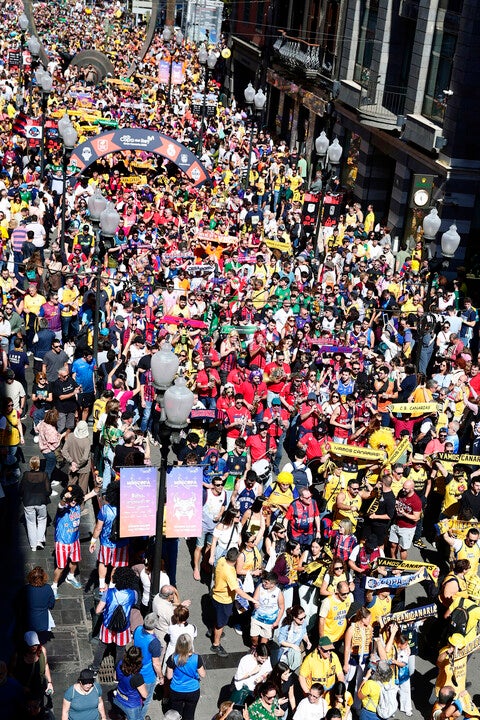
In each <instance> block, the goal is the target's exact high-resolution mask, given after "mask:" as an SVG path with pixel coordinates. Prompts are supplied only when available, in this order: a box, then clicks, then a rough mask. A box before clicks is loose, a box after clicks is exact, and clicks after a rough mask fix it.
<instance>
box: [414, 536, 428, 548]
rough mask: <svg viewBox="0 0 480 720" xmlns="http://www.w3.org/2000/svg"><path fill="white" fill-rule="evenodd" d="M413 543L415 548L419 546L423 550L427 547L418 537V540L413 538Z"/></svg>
mask: <svg viewBox="0 0 480 720" xmlns="http://www.w3.org/2000/svg"><path fill="white" fill-rule="evenodd" d="M413 544H414V545H415V547H416V548H420V550H424V549H425V548H426V547H427V546H426V545H425V543H424V542H423V540H422V538H419V540H415V542H414V543H413Z"/></svg>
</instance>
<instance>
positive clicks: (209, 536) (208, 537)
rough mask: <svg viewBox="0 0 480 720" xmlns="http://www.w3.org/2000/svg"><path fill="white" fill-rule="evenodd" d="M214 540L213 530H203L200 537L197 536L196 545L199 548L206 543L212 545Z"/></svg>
mask: <svg viewBox="0 0 480 720" xmlns="http://www.w3.org/2000/svg"><path fill="white" fill-rule="evenodd" d="M212 541H213V531H212V532H206V533H204V532H202V534H201V535H200V537H198V538H197V542H196V546H197V547H199V548H203V547H205V545H211V544H212Z"/></svg>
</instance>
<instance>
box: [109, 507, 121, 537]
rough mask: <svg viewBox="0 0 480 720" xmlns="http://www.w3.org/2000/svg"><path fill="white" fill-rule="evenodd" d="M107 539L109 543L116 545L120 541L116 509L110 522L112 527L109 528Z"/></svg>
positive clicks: (118, 519)
mask: <svg viewBox="0 0 480 720" xmlns="http://www.w3.org/2000/svg"><path fill="white" fill-rule="evenodd" d="M108 539H109V540H110V542H111V543H116V542H118V541H119V540H120V518H119V515H118V509H117V513H116V515H115V517H114V518H113V520H112V527H111V528H110V535H109V536H108Z"/></svg>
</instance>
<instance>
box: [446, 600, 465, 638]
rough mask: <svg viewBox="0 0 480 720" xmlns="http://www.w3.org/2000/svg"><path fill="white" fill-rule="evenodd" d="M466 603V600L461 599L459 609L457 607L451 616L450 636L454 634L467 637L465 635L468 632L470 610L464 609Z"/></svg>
mask: <svg viewBox="0 0 480 720" xmlns="http://www.w3.org/2000/svg"><path fill="white" fill-rule="evenodd" d="M464 601H465V598H463V597H462V598H460V602H459V603H458V607H456V608H455V610H454V611H453V612H452V614H451V615H450V618H449V631H448V635H449V636H450V635H453V634H454V633H460V635H465V633H466V632H467V625H468V610H466V609H465V608H464Z"/></svg>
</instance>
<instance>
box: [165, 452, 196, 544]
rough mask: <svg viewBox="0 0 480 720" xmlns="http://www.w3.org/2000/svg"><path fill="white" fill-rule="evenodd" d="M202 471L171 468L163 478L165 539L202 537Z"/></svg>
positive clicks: (187, 468) (183, 467)
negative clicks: (165, 494)
mask: <svg viewBox="0 0 480 720" xmlns="http://www.w3.org/2000/svg"><path fill="white" fill-rule="evenodd" d="M202 482H203V467H201V466H199V465H195V466H193V467H187V466H182V467H172V468H171V469H170V470H169V471H168V474H167V506H166V527H165V537H167V538H180V537H183V538H188V537H200V535H201V534H202V504H203V503H202V487H203V486H202Z"/></svg>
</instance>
